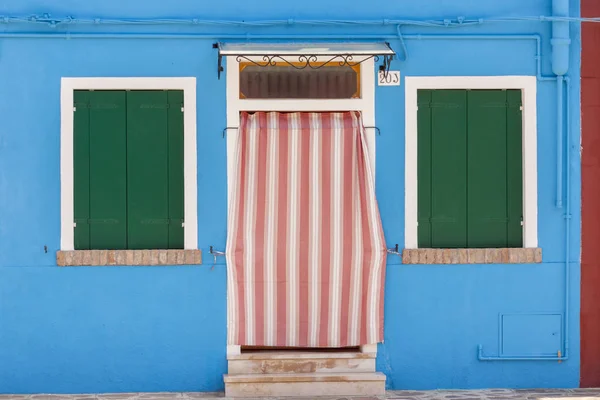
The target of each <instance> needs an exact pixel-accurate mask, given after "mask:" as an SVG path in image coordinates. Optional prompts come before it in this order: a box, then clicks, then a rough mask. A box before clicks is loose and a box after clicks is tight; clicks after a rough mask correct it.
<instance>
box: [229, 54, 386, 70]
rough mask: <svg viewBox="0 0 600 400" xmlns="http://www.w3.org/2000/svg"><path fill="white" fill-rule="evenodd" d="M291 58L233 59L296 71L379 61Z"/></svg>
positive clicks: (347, 57)
mask: <svg viewBox="0 0 600 400" xmlns="http://www.w3.org/2000/svg"><path fill="white" fill-rule="evenodd" d="M291 57H295V59H294V58H289V57H288V56H282V55H279V54H273V55H265V56H263V57H262V61H257V60H256V59H255V58H253V57H252V56H246V55H243V54H240V55H238V56H237V57H236V58H235V60H236V61H237V62H249V63H251V64H253V65H256V66H258V67H274V66H276V65H277V64H280V63H281V64H285V65H289V66H290V67H292V68H295V69H298V70H300V69H306V68H310V69H319V68H322V67H324V66H326V65H330V64H337V65H339V66H340V67H344V66H349V67H354V66H356V65H359V64H361V63H363V62H365V61H367V60H370V59H371V58H373V59H374V60H375V61H378V60H379V56H377V55H370V56H366V57H364V58H362V57H361V59H360V60H358V61H355V60H354V55H352V54H336V55H334V56H332V57H330V58H329V59H327V60H320V61H319V56H317V55H316V54H301V55H297V56H291Z"/></svg>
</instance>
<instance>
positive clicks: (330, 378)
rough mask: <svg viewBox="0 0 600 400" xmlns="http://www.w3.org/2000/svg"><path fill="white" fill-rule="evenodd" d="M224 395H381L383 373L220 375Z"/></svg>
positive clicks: (383, 383) (382, 392) (382, 393)
mask: <svg viewBox="0 0 600 400" xmlns="http://www.w3.org/2000/svg"><path fill="white" fill-rule="evenodd" d="M223 378H224V381H225V395H226V396H227V397H234V398H238V397H242V398H248V397H251V398H255V397H261V398H264V397H296V398H298V397H299V396H304V397H306V398H315V397H318V396H362V397H363V398H364V396H383V395H385V379H386V378H385V375H384V374H382V373H378V372H372V373H313V374H306V373H304V374H263V375H260V374H256V375H233V376H231V375H224V377H223Z"/></svg>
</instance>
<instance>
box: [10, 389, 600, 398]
mask: <svg viewBox="0 0 600 400" xmlns="http://www.w3.org/2000/svg"><path fill="white" fill-rule="evenodd" d="M558 398H561V399H565V400H566V399H573V400H600V388H597V389H486V390H426V391H416V390H391V391H388V392H387V393H386V394H385V395H384V396H375V397H364V396H362V397H360V396H359V397H354V396H336V397H281V398H270V399H279V400H307V399H315V400H553V399H558ZM196 399H203V400H233V399H232V398H227V397H225V395H224V394H223V393H206V392H200V393H191V392H186V393H101V394H32V395H12V394H7V395H0V400H196ZM260 399H267V398H264V397H263V398H260ZM245 400H252V399H245ZM254 400H258V399H254Z"/></svg>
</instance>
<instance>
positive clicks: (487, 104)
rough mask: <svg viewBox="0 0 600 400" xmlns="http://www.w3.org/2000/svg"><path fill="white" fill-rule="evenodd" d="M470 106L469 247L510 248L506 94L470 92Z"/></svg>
mask: <svg viewBox="0 0 600 400" xmlns="http://www.w3.org/2000/svg"><path fill="white" fill-rule="evenodd" d="M468 103H469V108H468V127H467V129H468V134H467V136H468V151H467V153H468V182H469V189H468V200H467V201H468V205H469V207H468V217H467V219H468V232H469V234H468V246H469V247H506V234H507V231H506V227H507V223H508V218H507V215H506V210H507V202H506V200H507V199H506V193H507V190H506V91H502V90H473V91H469V92H468Z"/></svg>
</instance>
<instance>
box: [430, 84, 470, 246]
mask: <svg viewBox="0 0 600 400" xmlns="http://www.w3.org/2000/svg"><path fill="white" fill-rule="evenodd" d="M466 105H467V104H466V92H465V91H464V90H435V91H433V92H432V103H431V106H432V109H431V113H432V117H431V230H432V232H431V247H437V248H457V247H466V245H467V224H466V213H467V201H466V200H467V199H466V197H467V174H466V169H467V166H466V160H467V155H466V151H467V143H466V140H467V137H466V136H467V135H466V122H467V121H466Z"/></svg>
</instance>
